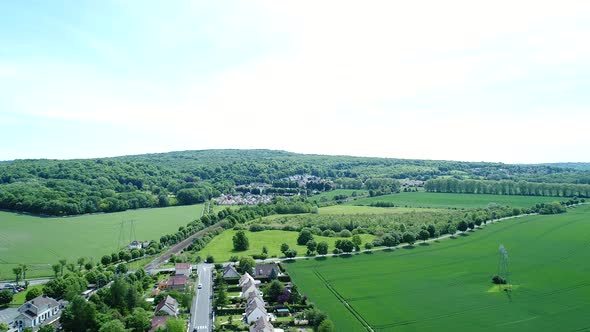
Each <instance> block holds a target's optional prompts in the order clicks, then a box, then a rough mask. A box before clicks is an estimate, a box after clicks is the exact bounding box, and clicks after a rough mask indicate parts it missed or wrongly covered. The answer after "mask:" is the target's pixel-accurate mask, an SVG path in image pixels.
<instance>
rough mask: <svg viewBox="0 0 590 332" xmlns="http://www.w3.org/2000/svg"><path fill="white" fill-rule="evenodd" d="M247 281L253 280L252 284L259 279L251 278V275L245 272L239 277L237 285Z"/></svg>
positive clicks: (257, 282)
mask: <svg viewBox="0 0 590 332" xmlns="http://www.w3.org/2000/svg"><path fill="white" fill-rule="evenodd" d="M248 281H251V282H253V283H254V284H259V283H260V281H259V280H254V278H252V276H251V275H250V273H248V272H246V273H244V274H243V275H242V276H241V277H240V280H239V281H238V286H240V287H242V286H243V285H244V284H245V283H247V282H248Z"/></svg>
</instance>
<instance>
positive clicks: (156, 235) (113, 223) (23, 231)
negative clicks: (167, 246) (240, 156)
mask: <svg viewBox="0 0 590 332" xmlns="http://www.w3.org/2000/svg"><path fill="white" fill-rule="evenodd" d="M202 209H203V206H202V205H190V206H177V207H168V208H159V209H142V210H129V211H125V212H117V213H105V214H93V215H82V216H76V217H51V218H47V217H38V216H32V215H26V214H18V213H12V212H3V211H0V280H5V279H11V278H13V277H14V276H13V275H12V268H13V267H15V266H16V264H27V265H29V270H28V271H27V277H38V276H48V275H52V274H53V273H52V271H51V264H55V263H57V261H58V260H59V259H64V258H65V259H68V260H75V259H78V258H79V257H86V258H94V259H95V261H96V259H97V258H100V257H101V256H102V255H104V254H110V253H112V252H114V251H115V250H117V249H118V248H120V247H123V246H125V245H128V244H129V242H130V238H131V237H132V228H131V223H130V221H131V220H133V224H134V229H135V235H136V236H137V239H138V240H159V239H160V236H161V235H163V234H168V233H173V232H175V231H176V230H178V227H179V226H184V225H186V224H187V223H188V222H190V221H192V220H194V219H198V218H199V217H200V216H201V211H202ZM122 223H123V227H122V225H121V224H122Z"/></svg>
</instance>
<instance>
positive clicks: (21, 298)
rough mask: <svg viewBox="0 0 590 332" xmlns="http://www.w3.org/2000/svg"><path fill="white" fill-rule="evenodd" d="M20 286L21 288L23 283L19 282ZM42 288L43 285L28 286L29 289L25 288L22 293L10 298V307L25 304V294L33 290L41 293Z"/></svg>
mask: <svg viewBox="0 0 590 332" xmlns="http://www.w3.org/2000/svg"><path fill="white" fill-rule="evenodd" d="M20 285H21V286H22V285H23V283H22V282H21V283H20ZM43 286H44V285H33V286H29V288H27V290H25V291H23V292H18V293H16V294H14V295H13V297H12V302H10V306H11V307H18V306H21V305H22V304H24V303H25V302H26V296H27V292H28V291H30V290H31V289H33V288H37V289H39V290H40V291H43ZM23 287H24V286H23Z"/></svg>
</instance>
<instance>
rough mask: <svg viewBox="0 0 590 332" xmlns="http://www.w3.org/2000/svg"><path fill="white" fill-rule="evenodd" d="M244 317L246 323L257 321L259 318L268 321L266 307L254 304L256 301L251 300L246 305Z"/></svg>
mask: <svg viewBox="0 0 590 332" xmlns="http://www.w3.org/2000/svg"><path fill="white" fill-rule="evenodd" d="M244 317H245V319H246V323H248V325H250V324H252V323H254V322H256V321H258V320H259V319H263V320H265V321H268V313H267V312H266V309H265V308H264V307H261V306H259V305H258V304H256V302H253V303H252V304H251V305H249V306H247V307H246V313H245V314H244ZM271 331H272V330H271Z"/></svg>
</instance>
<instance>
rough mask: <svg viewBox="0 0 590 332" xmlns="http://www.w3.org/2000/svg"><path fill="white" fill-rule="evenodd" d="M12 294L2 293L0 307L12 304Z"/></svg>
mask: <svg viewBox="0 0 590 332" xmlns="http://www.w3.org/2000/svg"><path fill="white" fill-rule="evenodd" d="M12 297H13V295H12V292H11V291H9V290H3V291H0V306H3V305H7V304H8V303H10V302H12Z"/></svg>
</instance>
